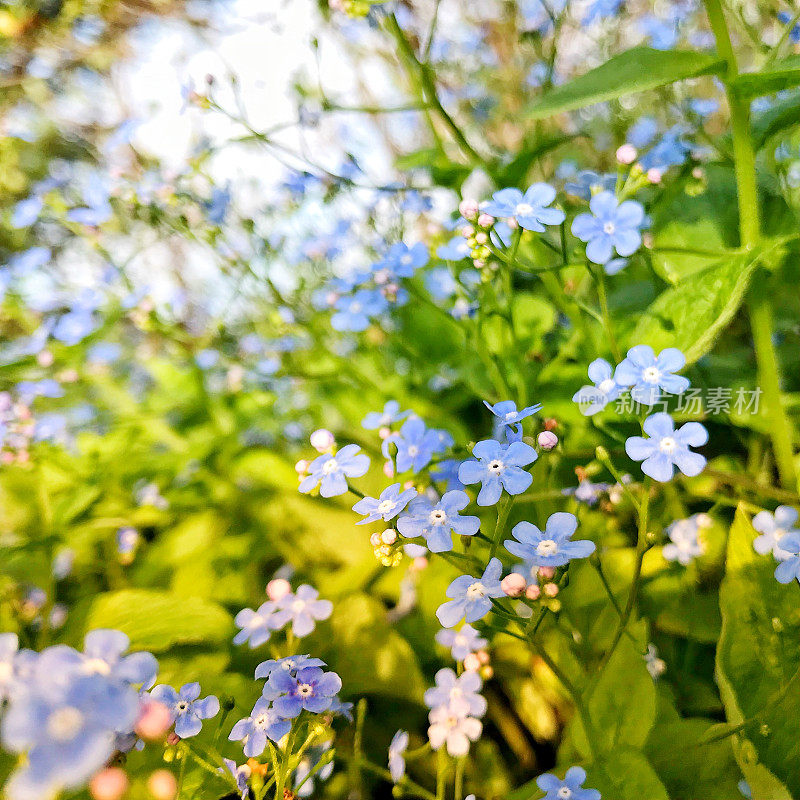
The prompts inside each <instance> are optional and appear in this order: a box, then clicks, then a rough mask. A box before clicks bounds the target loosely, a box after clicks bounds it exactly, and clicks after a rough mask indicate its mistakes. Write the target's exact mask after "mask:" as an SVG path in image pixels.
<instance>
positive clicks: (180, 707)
mask: <svg viewBox="0 0 800 800" xmlns="http://www.w3.org/2000/svg"><path fill="white" fill-rule="evenodd" d="M175 710H176V711H177V712H178V713H179V714H183V713H185V712H186V711H188V710H189V703H188V702H187V701H186V700H179V701H178V702H177V703H176V704H175Z"/></svg>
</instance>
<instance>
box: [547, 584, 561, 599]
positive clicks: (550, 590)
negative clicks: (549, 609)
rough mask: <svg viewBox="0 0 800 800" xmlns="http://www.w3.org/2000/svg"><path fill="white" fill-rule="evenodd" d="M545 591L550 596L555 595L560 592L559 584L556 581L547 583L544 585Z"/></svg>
mask: <svg viewBox="0 0 800 800" xmlns="http://www.w3.org/2000/svg"><path fill="white" fill-rule="evenodd" d="M544 593H545V594H546V595H547V596H548V597H555V596H556V595H557V594H558V586H556V584H555V583H546V584H545V585H544Z"/></svg>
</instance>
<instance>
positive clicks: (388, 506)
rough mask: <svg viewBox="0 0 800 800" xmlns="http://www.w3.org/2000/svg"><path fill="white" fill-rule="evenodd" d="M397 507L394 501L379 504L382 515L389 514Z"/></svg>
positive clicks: (383, 501)
mask: <svg viewBox="0 0 800 800" xmlns="http://www.w3.org/2000/svg"><path fill="white" fill-rule="evenodd" d="M395 505H397V504H396V503H395V501H394V500H382V501H381V502H380V503H378V511H379V512H380V513H381V514H387V513H388V512H389V511H391V510H392V509H394V507H395Z"/></svg>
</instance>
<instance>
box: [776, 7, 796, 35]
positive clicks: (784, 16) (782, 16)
mask: <svg viewBox="0 0 800 800" xmlns="http://www.w3.org/2000/svg"><path fill="white" fill-rule="evenodd" d="M793 18H794V14H792V13H790V12H789V11H779V12H778V22H782V23H783V24H784V25H788V24H789V23H790V22H791V21H792V19H793ZM789 40H790V41H792V42H795V43H797V42H800V24H798V23H795V25H794V27H793V28H792V30H791V31H789Z"/></svg>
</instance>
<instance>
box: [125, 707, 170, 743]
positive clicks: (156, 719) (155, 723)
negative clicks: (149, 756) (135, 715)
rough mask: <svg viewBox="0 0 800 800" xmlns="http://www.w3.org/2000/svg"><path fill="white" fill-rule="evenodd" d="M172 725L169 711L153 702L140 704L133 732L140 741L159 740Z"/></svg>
mask: <svg viewBox="0 0 800 800" xmlns="http://www.w3.org/2000/svg"><path fill="white" fill-rule="evenodd" d="M171 725H172V717H171V715H170V713H169V709H168V708H167V707H166V706H165V705H164V704H163V703H159V702H157V701H155V700H148V701H147V702H146V703H143V704H142V709H141V711H140V713H139V719H138V720H137V722H136V727H135V728H134V731H135V732H136V734H137V735H138V736H140V737H141V738H142V739H149V740H154V739H160V738H161V737H162V736H163V735H164V734H165V733H166V732H167V731H168V730H169V729H170V726H171Z"/></svg>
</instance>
